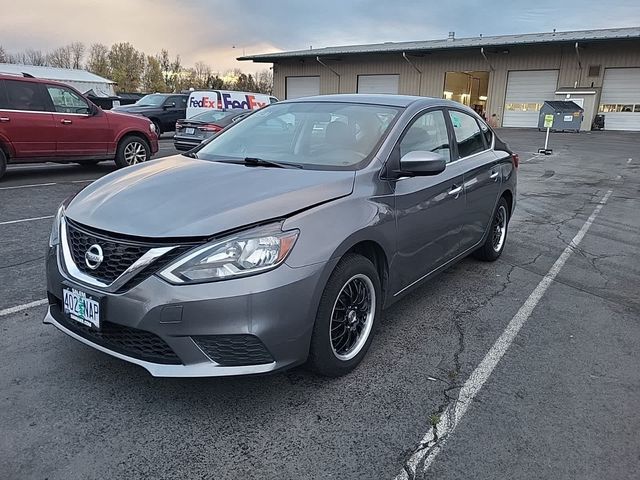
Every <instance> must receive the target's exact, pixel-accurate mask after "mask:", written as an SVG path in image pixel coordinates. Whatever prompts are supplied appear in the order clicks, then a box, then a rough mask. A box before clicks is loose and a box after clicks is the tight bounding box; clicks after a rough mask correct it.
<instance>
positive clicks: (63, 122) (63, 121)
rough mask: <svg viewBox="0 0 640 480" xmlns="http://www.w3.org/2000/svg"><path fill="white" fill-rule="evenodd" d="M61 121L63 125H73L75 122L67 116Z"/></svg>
mask: <svg viewBox="0 0 640 480" xmlns="http://www.w3.org/2000/svg"><path fill="white" fill-rule="evenodd" d="M60 123H61V124H63V125H71V124H72V123H73V122H72V121H71V120H67V119H66V118H65V119H64V120H60Z"/></svg>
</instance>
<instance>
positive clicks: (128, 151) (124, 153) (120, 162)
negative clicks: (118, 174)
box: [115, 135, 151, 168]
mask: <svg viewBox="0 0 640 480" xmlns="http://www.w3.org/2000/svg"><path fill="white" fill-rule="evenodd" d="M150 158H151V148H149V144H148V143H147V141H146V140H145V139H144V138H142V137H139V136H138V135H129V136H127V137H124V138H123V139H122V140H121V141H120V143H119V144H118V150H117V152H116V159H115V161H116V165H117V166H118V167H120V168H122V167H128V166H130V165H136V164H138V163H142V162H146V161H148V160H149V159H150Z"/></svg>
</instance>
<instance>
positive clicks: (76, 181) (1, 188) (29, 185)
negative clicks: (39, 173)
mask: <svg viewBox="0 0 640 480" xmlns="http://www.w3.org/2000/svg"><path fill="white" fill-rule="evenodd" d="M96 180H98V179H97V178H89V179H87V180H67V181H65V182H49V183H29V184H27V185H14V186H13V187H0V190H17V189H19V188H33V187H53V186H54V185H64V184H65V183H91V182H95V181H96Z"/></svg>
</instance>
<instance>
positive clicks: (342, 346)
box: [308, 254, 382, 377]
mask: <svg viewBox="0 0 640 480" xmlns="http://www.w3.org/2000/svg"><path fill="white" fill-rule="evenodd" d="M381 309H382V294H381V288H380V279H379V278H378V272H377V271H376V268H375V266H374V265H373V263H371V261H370V260H368V259H367V258H365V257H363V256H361V255H356V254H348V255H346V256H345V257H344V258H343V259H342V260H340V263H338V265H337V266H336V268H335V270H334V271H333V273H332V274H331V277H329V281H328V282H327V285H326V287H325V289H324V292H323V294H322V298H321V299H320V305H319V307H318V313H317V315H316V321H315V325H314V329H313V336H312V338H311V348H310V351H309V360H308V366H309V367H310V368H311V369H312V370H314V371H315V372H317V373H319V374H321V375H326V376H329V377H338V376H341V375H345V374H347V373H349V372H350V371H351V370H353V369H354V368H356V366H358V364H359V363H360V362H361V361H362V359H363V358H364V356H365V355H366V353H367V350H368V349H369V345H371V340H372V338H373V328H374V325H375V322H376V319H377V318H379V317H380V312H381Z"/></svg>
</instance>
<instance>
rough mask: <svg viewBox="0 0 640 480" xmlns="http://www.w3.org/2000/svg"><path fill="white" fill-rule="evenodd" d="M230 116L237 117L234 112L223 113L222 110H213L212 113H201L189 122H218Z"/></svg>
mask: <svg viewBox="0 0 640 480" xmlns="http://www.w3.org/2000/svg"><path fill="white" fill-rule="evenodd" d="M230 115H235V113H234V112H221V111H220V110H212V111H210V112H203V113H199V114H198V115H194V116H193V117H191V118H190V119H189V120H196V121H198V122H217V121H218V120H222V119H223V118H225V117H228V116H230Z"/></svg>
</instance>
